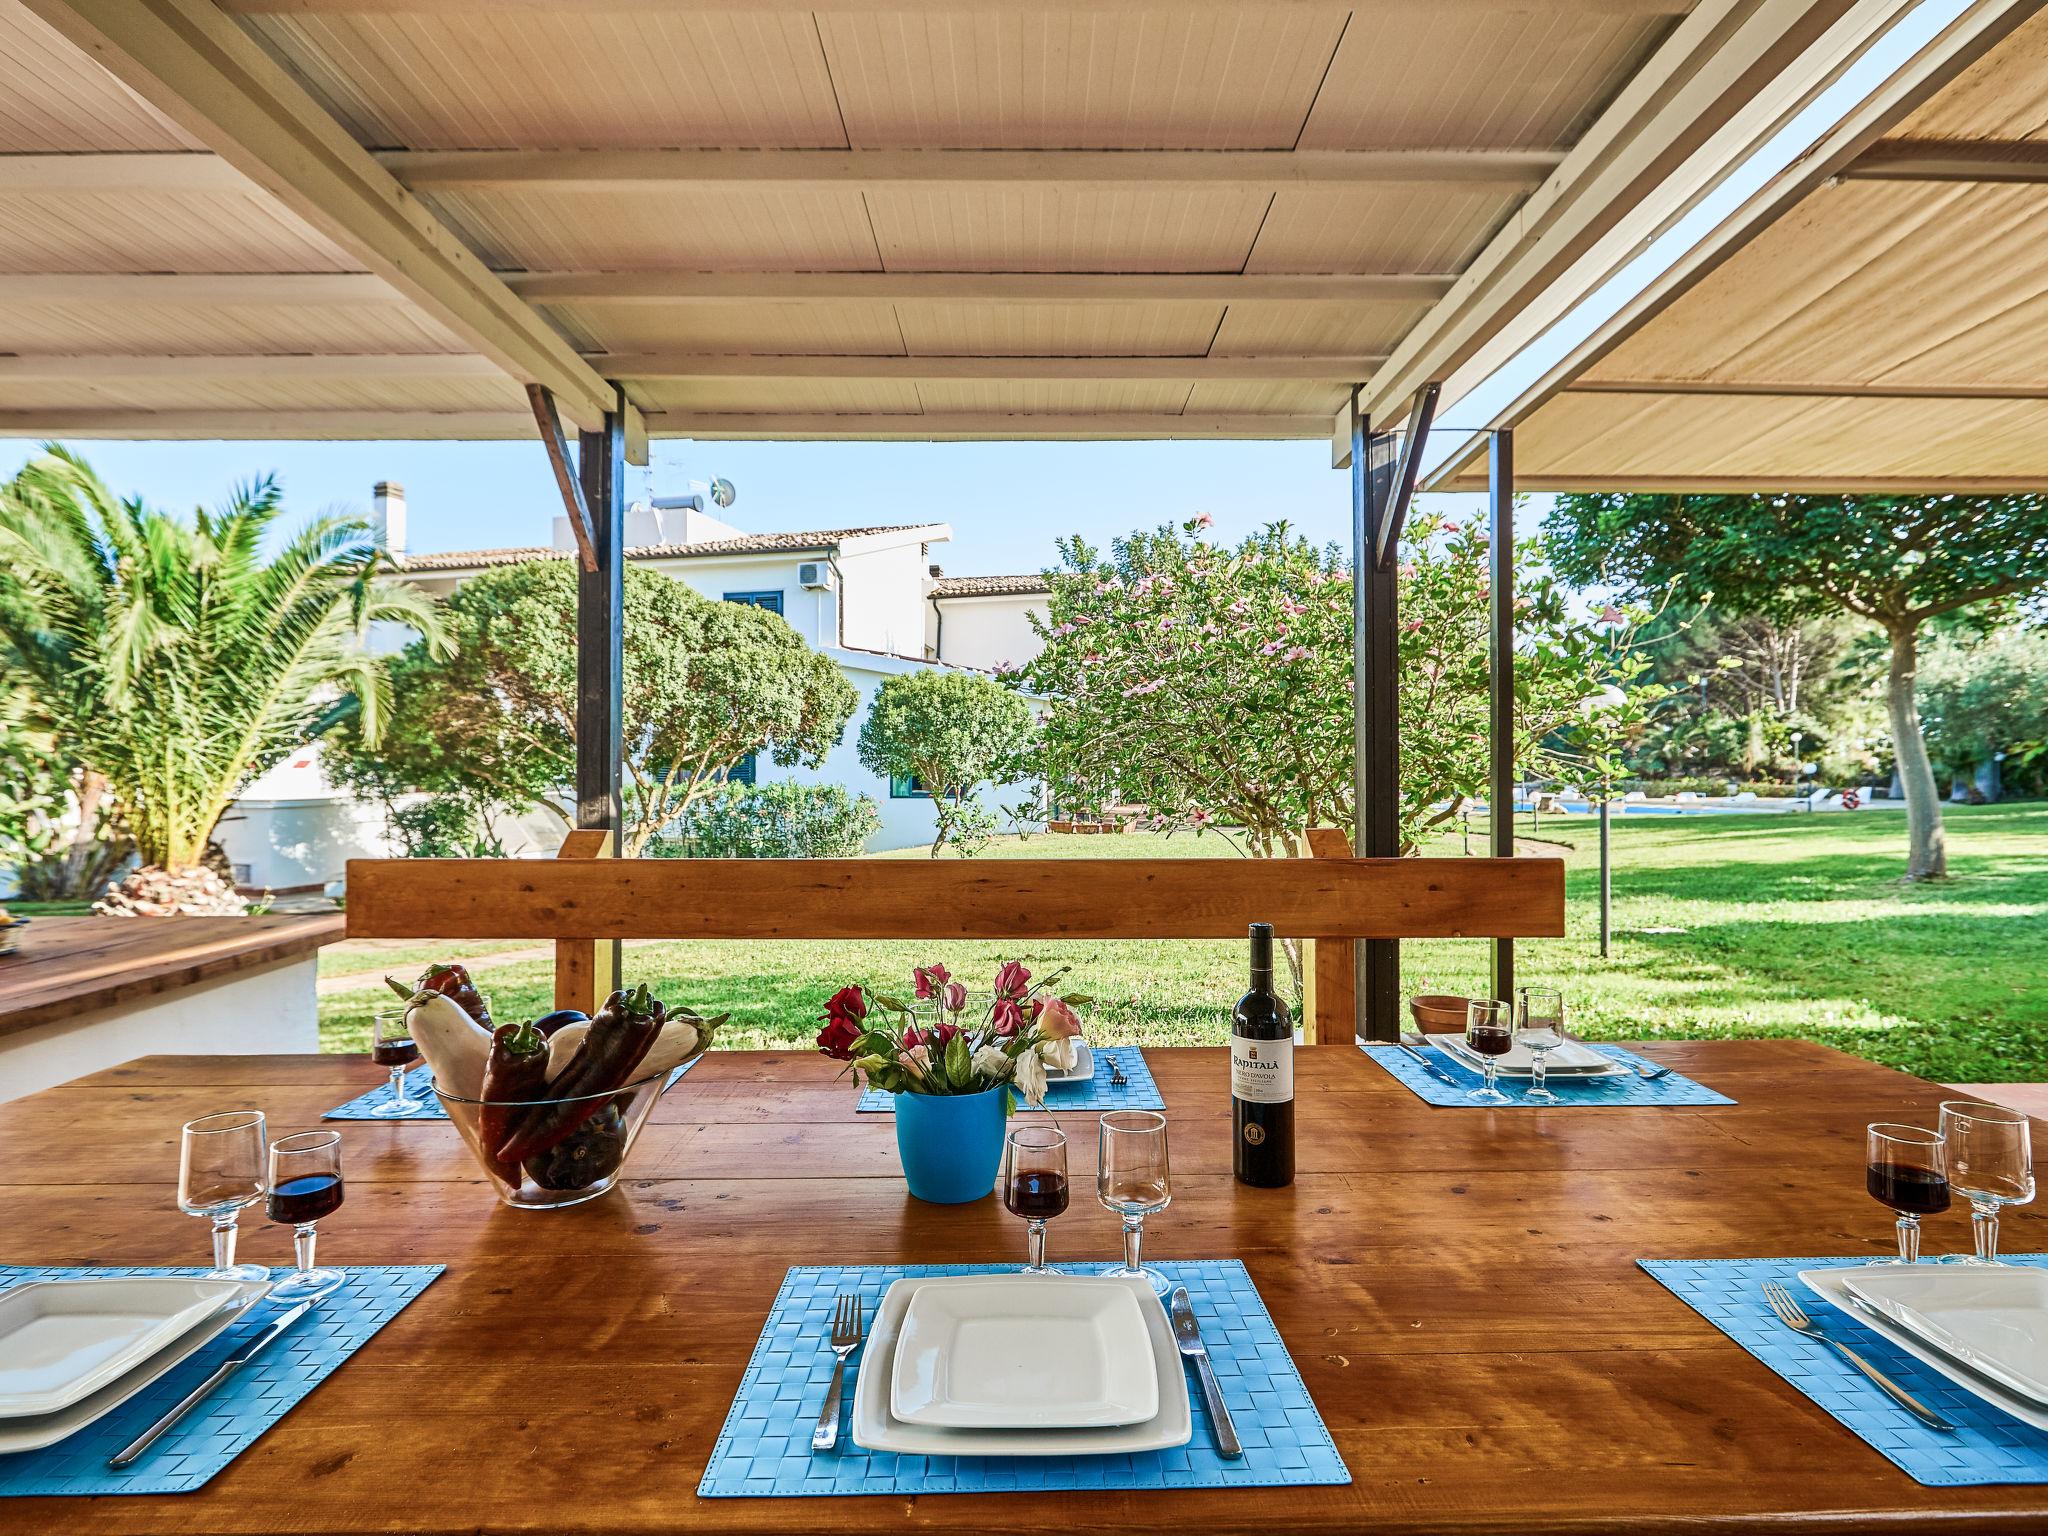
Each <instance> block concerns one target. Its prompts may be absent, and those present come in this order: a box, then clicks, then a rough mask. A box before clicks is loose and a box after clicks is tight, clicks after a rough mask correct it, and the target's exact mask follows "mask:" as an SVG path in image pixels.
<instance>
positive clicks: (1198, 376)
mask: <svg viewBox="0 0 2048 1536" xmlns="http://www.w3.org/2000/svg"><path fill="white" fill-rule="evenodd" d="M1384 361H1385V359H1384V358H1382V357H1377V356H1351V357H1276V356H1271V355H1266V356H1245V357H1231V356H1220V357H972V356H961V357H903V356H894V355H886V354H884V355H875V356H858V357H849V356H830V357H824V356H770V355H742V354H734V353H702V352H612V353H603V354H592V355H590V363H591V365H592V366H593V367H596V368H601V369H603V370H604V372H605V374H606V375H607V376H608V377H610V378H615V379H626V380H634V379H864V380H884V381H886V380H920V379H923V380H941V379H943V380H972V379H996V380H1009V379H1020V380H1051V381H1055V382H1057V381H1060V380H1069V379H1071V380H1075V381H1083V382H1090V383H1094V382H1105V381H1114V382H1125V381H1134V382H1140V383H1144V382H1157V383H1175V384H1177V383H1182V382H1187V381H1193V382H1225V381H1227V382H1247V381H1250V382H1257V381H1269V380H1270V381H1278V382H1302V383H1321V382H1328V383H1332V384H1349V383H1351V382H1352V381H1354V380H1356V379H1359V378H1362V377H1364V376H1365V375H1366V374H1369V373H1370V372H1371V371H1372V370H1373V368H1374V367H1375V366H1376V365H1377V364H1379V363H1381V362H1384Z"/></svg>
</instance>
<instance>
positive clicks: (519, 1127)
mask: <svg viewBox="0 0 2048 1536" xmlns="http://www.w3.org/2000/svg"><path fill="white" fill-rule="evenodd" d="M667 1022H668V1011H667V1010H666V1009H665V1008H663V1007H662V1005H661V1004H660V1003H658V1002H656V1001H654V998H653V995H652V994H651V993H649V992H648V990H647V988H646V987H644V986H643V987H641V988H640V989H639V990H638V991H636V992H634V993H633V994H632V995H631V996H628V995H627V994H626V993H624V992H614V993H613V994H612V995H611V996H610V997H608V998H606V999H605V1004H604V1006H603V1007H602V1008H600V1009H598V1011H597V1017H596V1018H594V1019H592V1020H591V1021H590V1030H589V1033H587V1034H586V1035H584V1037H583V1043H582V1045H580V1046H578V1047H577V1049H576V1054H575V1055H574V1056H573V1057H571V1058H570V1061H569V1065H568V1066H567V1067H566V1068H564V1069H563V1071H562V1074H561V1076H559V1077H557V1078H556V1079H555V1081H554V1083H553V1084H552V1085H551V1086H550V1087H549V1089H548V1097H549V1098H550V1099H552V1100H554V1101H555V1102H552V1103H548V1104H536V1105H533V1106H532V1107H531V1108H529V1109H526V1110H523V1111H520V1112H518V1113H517V1114H516V1117H515V1118H514V1120H513V1122H512V1127H511V1131H510V1133H509V1135H508V1136H507V1138H506V1139H505V1140H504V1141H502V1142H500V1143H498V1149H497V1156H498V1160H499V1161H500V1162H503V1163H507V1164H518V1163H523V1162H525V1161H526V1160H527V1159H528V1158H529V1157H533V1156H535V1155H537V1154H538V1153H541V1152H545V1151H547V1150H548V1149H549V1148H551V1147H555V1146H558V1145H560V1144H561V1143H562V1142H564V1141H566V1140H568V1139H569V1138H570V1137H571V1136H573V1135H575V1134H576V1131H577V1129H578V1128H579V1127H581V1126H582V1124H583V1123H584V1121H586V1120H588V1119H590V1118H591V1116H593V1115H595V1114H597V1113H599V1112H600V1111H601V1110H603V1109H604V1107H605V1106H606V1105H607V1104H609V1103H611V1102H612V1101H611V1099H609V1098H608V1097H606V1095H608V1094H609V1093H611V1092H612V1090H613V1089H616V1088H622V1087H624V1086H625V1085H626V1084H627V1083H630V1082H631V1081H632V1080H633V1073H634V1070H635V1069H636V1068H638V1067H639V1065H640V1062H641V1060H642V1058H644V1057H645V1056H646V1055H647V1053H648V1051H649V1050H650V1049H652V1048H653V1045H654V1042H655V1040H656V1039H657V1038H658V1037H659V1036H660V1034H661V1028H662V1025H664V1024H665V1023H667ZM488 1096H489V1095H486V1097H488Z"/></svg>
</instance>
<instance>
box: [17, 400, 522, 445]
mask: <svg viewBox="0 0 2048 1536" xmlns="http://www.w3.org/2000/svg"><path fill="white" fill-rule="evenodd" d="M532 436H533V417H532V416H531V415H529V414H528V413H527V412H525V411H523V410H517V409H513V410H505V411H466V410H458V411H436V410H422V409H418V408H415V407H405V408H398V407H389V408H384V409H378V410H318V409H307V410H298V409H294V408H292V407H279V408H272V409H267V410H257V411H251V410H208V409H194V410H182V409H181V410H164V411H142V410H123V409H115V410H109V409H106V408H104V407H100V406H94V407H91V408H89V409H78V408H75V407H68V406H67V407H53V408H50V409H46V410H45V409H38V410H0V437H64V438H79V439H85V440H91V439H95V438H105V439H133V438H140V439H144V440H158V439H161V440H164V441H173V440H182V439H192V438H198V439H209V440H210V439H224V440H228V441H238V440H244V439H246V440H249V441H252V442H253V441H273V440H284V441H294V442H295V441H308V442H318V441H327V440H336V441H350V440H355V439H364V438H369V439H391V440H396V441H404V440H408V439H420V440H430V439H457V440H461V439H468V438H531V437H532Z"/></svg>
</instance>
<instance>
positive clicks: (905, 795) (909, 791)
mask: <svg viewBox="0 0 2048 1536" xmlns="http://www.w3.org/2000/svg"><path fill="white" fill-rule="evenodd" d="M889 798H890V799H891V800H929V799H931V795H930V794H928V793H927V792H926V790H925V787H924V785H923V783H922V782H920V781H919V779H918V777H917V775H916V774H914V773H892V774H890V775H889Z"/></svg>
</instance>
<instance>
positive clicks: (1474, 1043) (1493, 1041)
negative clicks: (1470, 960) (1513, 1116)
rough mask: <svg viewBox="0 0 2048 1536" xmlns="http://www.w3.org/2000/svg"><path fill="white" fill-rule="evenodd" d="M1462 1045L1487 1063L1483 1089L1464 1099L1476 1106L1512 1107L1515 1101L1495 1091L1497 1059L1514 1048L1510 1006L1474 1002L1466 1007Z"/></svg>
mask: <svg viewBox="0 0 2048 1536" xmlns="http://www.w3.org/2000/svg"><path fill="white" fill-rule="evenodd" d="M1465 1044H1466V1045H1467V1046H1469V1047H1470V1048H1471V1050H1472V1054H1473V1055H1475V1056H1477V1057H1479V1058H1480V1059H1481V1060H1483V1061H1484V1062H1485V1063H1486V1086H1484V1087H1483V1088H1474V1089H1472V1090H1471V1091H1470V1092H1469V1093H1467V1094H1466V1095H1465V1097H1466V1098H1468V1099H1470V1100H1471V1101H1472V1102H1473V1103H1475V1104H1512V1103H1513V1102H1514V1100H1512V1099H1510V1098H1509V1097H1508V1096H1507V1095H1506V1094H1504V1093H1502V1092H1501V1091H1500V1090H1499V1089H1498V1088H1496V1087H1494V1085H1493V1079H1494V1075H1495V1074H1496V1073H1498V1072H1499V1071H1500V1058H1501V1057H1503V1056H1505V1055H1507V1053H1508V1052H1509V1051H1510V1050H1512V1049H1513V1048H1514V1044H1515V1010H1514V1006H1513V1004H1511V1003H1503V1002H1497V1001H1493V1000H1490V999H1486V998H1478V997H1475V998H1473V999H1472V1000H1471V1001H1470V1002H1469V1003H1467V1004H1466V1005H1465Z"/></svg>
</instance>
